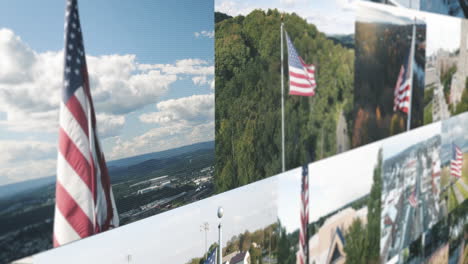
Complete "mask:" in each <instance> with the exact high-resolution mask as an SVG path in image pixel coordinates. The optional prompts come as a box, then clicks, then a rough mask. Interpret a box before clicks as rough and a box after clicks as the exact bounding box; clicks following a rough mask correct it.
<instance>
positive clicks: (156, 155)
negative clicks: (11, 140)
mask: <svg viewBox="0 0 468 264" xmlns="http://www.w3.org/2000/svg"><path fill="white" fill-rule="evenodd" d="M202 149H213V151H214V141H208V142H202V143H196V144H193V145H188V146H183V147H179V148H174V149H168V150H164V151H160V152H153V153H147V154H143V155H138V156H134V157H129V158H124V159H119V160H113V161H109V162H107V166H108V168H109V170H110V171H112V170H117V169H119V168H122V167H130V166H132V165H136V164H139V163H142V162H145V161H149V160H155V159H164V158H170V157H173V156H177V155H181V154H184V153H189V152H194V151H197V150H202ZM53 183H55V175H54V176H49V177H43V178H40V179H34V180H27V181H22V182H18V183H12V184H7V185H3V186H0V199H2V198H5V197H8V196H12V195H15V194H18V193H22V192H25V191H28V190H32V189H36V188H39V187H43V186H46V185H49V184H53Z"/></svg>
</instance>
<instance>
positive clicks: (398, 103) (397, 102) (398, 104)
mask: <svg viewBox="0 0 468 264" xmlns="http://www.w3.org/2000/svg"><path fill="white" fill-rule="evenodd" d="M413 27H414V26H413ZM414 45H415V34H414V29H413V36H412V40H411V48H410V52H409V54H408V57H407V58H406V60H405V64H403V65H401V67H400V72H399V73H398V78H397V82H396V85H395V89H394V93H393V95H394V100H393V111H398V110H400V111H402V112H404V113H406V114H408V112H409V110H410V107H411V93H412V90H413V89H412V87H413V58H414Z"/></svg>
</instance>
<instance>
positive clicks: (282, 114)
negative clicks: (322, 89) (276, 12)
mask: <svg viewBox="0 0 468 264" xmlns="http://www.w3.org/2000/svg"><path fill="white" fill-rule="evenodd" d="M283 26H284V24H283V15H281V33H280V34H281V164H282V171H283V172H284V171H285V162H284V72H283V71H284V67H283Z"/></svg>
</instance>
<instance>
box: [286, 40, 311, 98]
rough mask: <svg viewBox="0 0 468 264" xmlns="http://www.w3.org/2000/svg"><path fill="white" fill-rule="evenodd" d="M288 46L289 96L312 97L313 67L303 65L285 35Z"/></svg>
mask: <svg viewBox="0 0 468 264" xmlns="http://www.w3.org/2000/svg"><path fill="white" fill-rule="evenodd" d="M286 42H287V45H288V66H289V94H292V95H301V96H314V95H315V87H316V86H317V84H316V83H315V66H314V65H312V64H305V62H304V61H303V60H302V58H301V57H300V56H299V54H298V53H297V51H296V48H295V47H294V45H293V44H292V42H291V39H290V38H289V36H288V33H286Z"/></svg>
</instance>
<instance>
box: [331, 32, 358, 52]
mask: <svg viewBox="0 0 468 264" xmlns="http://www.w3.org/2000/svg"><path fill="white" fill-rule="evenodd" d="M327 37H328V39H330V40H332V41H333V43H334V44H340V45H341V46H343V47H346V48H349V49H354V34H349V35H330V36H327Z"/></svg>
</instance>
